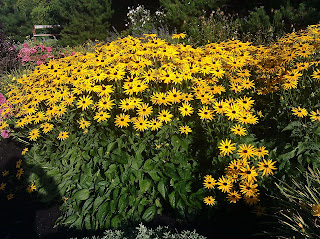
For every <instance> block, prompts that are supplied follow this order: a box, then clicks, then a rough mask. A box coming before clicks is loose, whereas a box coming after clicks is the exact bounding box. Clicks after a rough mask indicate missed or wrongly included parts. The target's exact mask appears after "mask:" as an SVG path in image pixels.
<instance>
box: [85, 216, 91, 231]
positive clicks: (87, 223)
mask: <svg viewBox="0 0 320 239" xmlns="http://www.w3.org/2000/svg"><path fill="white" fill-rule="evenodd" d="M84 226H85V228H86V229H87V230H90V229H92V228H91V216H90V214H87V215H86V217H85V219H84Z"/></svg>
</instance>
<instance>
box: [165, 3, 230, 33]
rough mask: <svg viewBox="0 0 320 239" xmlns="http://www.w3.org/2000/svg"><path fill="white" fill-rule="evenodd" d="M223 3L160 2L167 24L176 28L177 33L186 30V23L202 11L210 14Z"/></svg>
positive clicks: (198, 15)
mask: <svg viewBox="0 0 320 239" xmlns="http://www.w3.org/2000/svg"><path fill="white" fill-rule="evenodd" d="M225 2H226V0H211V1H205V0H190V1H188V0H183V1H177V0H160V4H161V6H162V7H164V9H165V12H166V21H167V24H169V25H170V26H171V27H177V28H178V29H179V31H185V30H187V25H186V23H187V22H190V20H192V19H193V18H195V17H200V16H201V15H202V14H203V12H204V11H208V12H211V11H212V10H213V9H216V8H218V7H220V6H221V5H222V4H223V3H225Z"/></svg>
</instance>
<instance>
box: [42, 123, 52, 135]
mask: <svg viewBox="0 0 320 239" xmlns="http://www.w3.org/2000/svg"><path fill="white" fill-rule="evenodd" d="M40 127H41V128H42V131H43V133H45V134H46V133H48V132H50V131H51V130H52V129H53V127H54V126H53V124H50V123H44V124H41V125H40Z"/></svg>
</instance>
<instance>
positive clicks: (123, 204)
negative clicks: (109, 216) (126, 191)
mask: <svg viewBox="0 0 320 239" xmlns="http://www.w3.org/2000/svg"><path fill="white" fill-rule="evenodd" d="M127 205H128V195H122V196H121V197H120V199H119V203H118V209H119V213H122V212H123V210H124V209H125V208H126V206H127Z"/></svg>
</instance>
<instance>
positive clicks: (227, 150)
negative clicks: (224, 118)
mask: <svg viewBox="0 0 320 239" xmlns="http://www.w3.org/2000/svg"><path fill="white" fill-rule="evenodd" d="M234 145H235V143H231V140H229V139H226V140H225V141H223V140H222V141H221V143H220V146H219V149H220V153H221V154H222V155H223V156H226V155H229V154H232V152H233V151H234V150H235V149H236V147H235V146H234Z"/></svg>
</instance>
